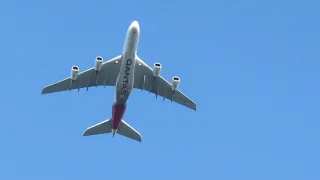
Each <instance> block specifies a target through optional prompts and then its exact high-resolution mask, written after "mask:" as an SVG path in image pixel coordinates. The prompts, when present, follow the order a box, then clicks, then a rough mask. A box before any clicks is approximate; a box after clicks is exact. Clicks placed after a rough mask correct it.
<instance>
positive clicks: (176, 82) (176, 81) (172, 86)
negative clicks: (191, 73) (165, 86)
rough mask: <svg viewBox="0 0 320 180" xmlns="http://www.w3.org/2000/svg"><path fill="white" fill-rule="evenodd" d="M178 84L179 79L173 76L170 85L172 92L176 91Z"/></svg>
mask: <svg viewBox="0 0 320 180" xmlns="http://www.w3.org/2000/svg"><path fill="white" fill-rule="evenodd" d="M179 84H180V78H179V77H178V76H174V77H173V78H172V83H171V88H172V91H175V90H177V89H178V86H179Z"/></svg>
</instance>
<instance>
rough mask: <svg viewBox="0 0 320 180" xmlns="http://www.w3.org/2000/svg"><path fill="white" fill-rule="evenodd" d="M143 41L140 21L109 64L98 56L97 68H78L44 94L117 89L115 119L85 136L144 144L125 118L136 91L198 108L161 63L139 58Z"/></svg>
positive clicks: (96, 60) (132, 25) (114, 106)
mask: <svg viewBox="0 0 320 180" xmlns="http://www.w3.org/2000/svg"><path fill="white" fill-rule="evenodd" d="M139 37H140V27H139V23H138V22H137V21H133V22H132V23H131V25H130V26H129V28H128V30H127V32H126V36H125V41H124V45H123V50H122V53H121V54H120V55H118V56H116V57H114V58H112V59H110V60H108V61H106V62H103V58H102V57H101V56H96V58H95V64H94V67H93V68H90V69H87V70H85V71H84V72H81V73H79V71H80V69H79V67H78V66H72V68H71V74H70V77H69V78H66V79H64V80H61V81H58V82H56V83H54V84H51V85H49V86H46V87H45V88H44V89H43V90H42V94H48V93H55V92H60V91H68V90H69V91H71V90H74V89H77V90H78V91H79V90H80V89H81V88H86V89H87V91H88V89H89V87H94V86H96V87H97V86H104V87H105V86H114V87H115V88H116V93H115V101H114V103H113V105H112V117H111V118H110V119H107V120H105V121H102V122H100V123H98V124H95V125H93V126H91V127H89V128H87V129H86V130H85V132H84V134H83V136H90V135H97V134H104V133H112V136H113V137H114V136H115V134H120V135H122V136H125V137H127V138H131V139H133V140H136V141H139V142H142V137H141V135H140V133H139V132H138V131H137V130H136V129H134V128H133V127H131V126H130V125H129V124H128V123H127V122H125V121H124V120H123V119H122V118H123V115H124V113H125V111H126V103H127V100H128V98H129V96H130V94H131V92H132V90H133V89H140V90H141V91H143V90H145V91H148V92H149V93H150V92H151V93H153V94H155V95H156V97H158V96H161V97H163V101H164V100H165V99H169V100H170V101H171V102H172V101H174V102H176V103H178V104H181V105H183V106H185V107H187V108H190V109H192V110H194V111H196V104H195V102H194V101H193V100H191V99H190V98H188V97H187V96H185V95H184V94H183V93H182V92H180V91H179V90H178V86H179V84H180V78H179V77H178V76H174V77H173V78H172V83H171V84H170V83H169V82H168V81H167V80H165V79H164V78H163V77H162V76H161V75H160V71H161V67H162V65H161V64H160V63H158V62H157V63H155V64H154V67H153V69H152V68H151V67H150V66H148V65H147V64H146V63H145V62H144V61H143V60H142V59H140V58H139V57H138V55H137V49H138V44H139Z"/></svg>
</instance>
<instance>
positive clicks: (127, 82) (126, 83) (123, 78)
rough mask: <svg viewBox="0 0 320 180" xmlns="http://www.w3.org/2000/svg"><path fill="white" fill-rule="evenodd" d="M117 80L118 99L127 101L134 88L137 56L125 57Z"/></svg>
mask: <svg viewBox="0 0 320 180" xmlns="http://www.w3.org/2000/svg"><path fill="white" fill-rule="evenodd" d="M124 59H125V61H123V64H122V68H121V71H120V74H119V77H118V82H117V101H124V102H125V101H126V100H127V99H128V97H129V95H130V93H131V90H132V89H133V83H134V68H135V57H132V58H128V57H124Z"/></svg>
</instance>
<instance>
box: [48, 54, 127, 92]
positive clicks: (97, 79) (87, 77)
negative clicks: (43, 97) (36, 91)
mask: <svg viewBox="0 0 320 180" xmlns="http://www.w3.org/2000/svg"><path fill="white" fill-rule="evenodd" d="M121 59H122V58H121V55H119V56H117V57H115V58H113V59H111V60H109V61H106V62H104V63H103V64H102V67H101V69H100V71H99V72H98V73H97V74H96V71H95V69H94V68H91V69H88V70H86V71H84V72H81V73H79V75H78V77H77V79H76V80H71V78H70V77H69V78H66V79H64V80H61V81H59V82H56V83H54V84H51V85H49V86H47V87H45V88H44V89H43V90H42V94H48V93H54V92H59V91H66V90H72V89H78V90H79V89H80V88H84V87H86V88H89V87H92V86H101V85H104V86H115V84H116V81H117V78H118V75H119V71H120V66H121Z"/></svg>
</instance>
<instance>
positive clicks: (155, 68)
mask: <svg viewBox="0 0 320 180" xmlns="http://www.w3.org/2000/svg"><path fill="white" fill-rule="evenodd" d="M160 71H161V64H160V63H154V66H153V77H158V76H159V75H160Z"/></svg>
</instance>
